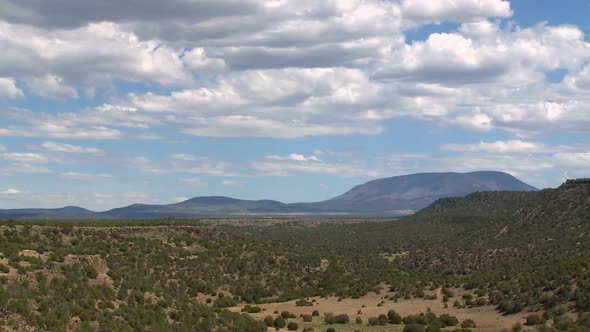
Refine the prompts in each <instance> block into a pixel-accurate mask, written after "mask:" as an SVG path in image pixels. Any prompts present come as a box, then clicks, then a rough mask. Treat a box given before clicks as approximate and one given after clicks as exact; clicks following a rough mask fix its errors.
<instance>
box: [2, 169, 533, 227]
mask: <svg viewBox="0 0 590 332" xmlns="http://www.w3.org/2000/svg"><path fill="white" fill-rule="evenodd" d="M536 190H537V189H536V188H534V187H532V186H530V185H528V184H526V183H524V182H522V181H520V180H518V179H516V178H515V177H513V176H511V175H509V174H506V173H502V172H472V173H419V174H411V175H404V176H395V177H390V178H384V179H377V180H373V181H369V182H367V183H365V184H361V185H358V186H356V187H354V188H352V189H351V190H349V191H348V192H346V193H344V194H342V195H340V196H337V197H334V198H332V199H329V200H326V201H321V202H314V203H293V204H285V203H282V202H278V201H273V200H257V201H254V200H241V199H235V198H230V197H223V196H205V197H195V198H192V199H189V200H186V201H184V202H180V203H176V204H168V205H149V204H133V205H129V206H126V207H121V208H116V209H112V210H109V211H105V212H92V211H89V210H86V209H82V208H78V207H65V208H61V209H16V210H0V219H59V218H68V219H76V218H78V219H90V218H94V219H96V218H103V219H111V218H116V219H122V218H129V219H134V218H137V219H140V218H146V219H149V218H193V217H216V216H229V215H280V214H284V215H285V214H293V213H302V214H310V215H319V214H335V213H347V214H351V215H380V216H382V215H390V216H391V215H395V216H399V215H404V214H409V213H412V212H414V211H416V210H419V209H421V208H423V207H426V206H427V205H429V204H430V203H432V202H434V201H435V200H437V199H439V198H443V197H462V196H466V195H468V194H470V193H473V192H482V191H518V192H526V191H536Z"/></svg>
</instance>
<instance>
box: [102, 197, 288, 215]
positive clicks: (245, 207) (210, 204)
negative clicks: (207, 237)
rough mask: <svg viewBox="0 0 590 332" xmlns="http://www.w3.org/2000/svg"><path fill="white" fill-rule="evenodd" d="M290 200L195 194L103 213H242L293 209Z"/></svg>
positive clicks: (265, 212)
mask: <svg viewBox="0 0 590 332" xmlns="http://www.w3.org/2000/svg"><path fill="white" fill-rule="evenodd" d="M291 210H292V209H291V208H290V207H289V205H288V204H285V203H281V202H278V201H272V200H259V201H249V200H241V199H235V198H230V197H223V196H206V197H195V198H191V199H189V200H186V201H184V202H180V203H176V204H169V205H146V204H133V205H130V206H127V207H123V208H118V209H113V210H109V211H106V212H102V213H100V215H104V216H106V217H109V218H190V217H202V216H224V215H240V214H273V213H288V212H294V211H291Z"/></svg>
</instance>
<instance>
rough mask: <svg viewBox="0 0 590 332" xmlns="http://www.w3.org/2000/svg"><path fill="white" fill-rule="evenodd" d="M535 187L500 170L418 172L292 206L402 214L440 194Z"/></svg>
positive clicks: (451, 195) (426, 203) (442, 195)
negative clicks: (326, 198)
mask: <svg viewBox="0 0 590 332" xmlns="http://www.w3.org/2000/svg"><path fill="white" fill-rule="evenodd" d="M536 190H537V188H535V187H533V186H530V185H528V184H526V183H524V182H522V181H520V180H518V179H517V178H515V177H513V176H512V175H510V174H507V173H503V172H493V171H482V172H471V173H418V174H411V175H403V176H394V177H390V178H384V179H377V180H373V181H369V182H367V183H365V184H361V185H358V186H356V187H354V188H352V189H351V190H349V191H348V192H346V193H344V194H342V195H340V196H337V197H334V198H332V199H329V200H326V201H322V202H316V203H299V204H293V206H295V207H298V208H301V209H306V210H314V211H333V212H356V213H368V214H404V213H408V212H413V211H416V210H419V209H421V208H423V207H426V206H427V205H429V204H430V203H432V202H434V201H435V200H437V199H439V198H443V197H462V196H466V195H468V194H470V193H473V192H478V191H536Z"/></svg>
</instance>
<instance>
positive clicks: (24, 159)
mask: <svg viewBox="0 0 590 332" xmlns="http://www.w3.org/2000/svg"><path fill="white" fill-rule="evenodd" d="M2 158H4V159H5V160H10V161H14V162H18V163H25V164H29V163H31V164H44V163H49V162H51V159H50V158H49V157H47V156H46V155H43V154H40V153H31V152H27V153H18V152H10V153H4V154H2Z"/></svg>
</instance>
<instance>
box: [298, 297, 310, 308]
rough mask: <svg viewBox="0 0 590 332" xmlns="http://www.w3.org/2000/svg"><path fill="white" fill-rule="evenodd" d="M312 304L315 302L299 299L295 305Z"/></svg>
mask: <svg viewBox="0 0 590 332" xmlns="http://www.w3.org/2000/svg"><path fill="white" fill-rule="evenodd" d="M312 305H313V303H311V302H309V301H307V300H306V299H301V300H297V302H295V306H297V307H311V306H312Z"/></svg>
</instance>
